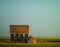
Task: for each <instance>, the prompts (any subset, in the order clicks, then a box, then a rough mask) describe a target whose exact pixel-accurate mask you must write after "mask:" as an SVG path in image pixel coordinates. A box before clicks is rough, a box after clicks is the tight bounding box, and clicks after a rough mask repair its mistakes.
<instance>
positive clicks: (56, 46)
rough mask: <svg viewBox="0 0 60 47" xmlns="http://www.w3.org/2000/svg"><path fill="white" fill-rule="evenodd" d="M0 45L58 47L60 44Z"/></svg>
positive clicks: (2, 46)
mask: <svg viewBox="0 0 60 47" xmlns="http://www.w3.org/2000/svg"><path fill="white" fill-rule="evenodd" d="M0 47H60V44H56V45H50V44H48V45H47V44H27V45H26V44H19V45H17V44H14V45H3V44H2V45H0Z"/></svg>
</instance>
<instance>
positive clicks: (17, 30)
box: [10, 25, 29, 43]
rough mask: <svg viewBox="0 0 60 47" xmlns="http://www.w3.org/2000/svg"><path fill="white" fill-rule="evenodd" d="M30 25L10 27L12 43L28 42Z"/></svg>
mask: <svg viewBox="0 0 60 47" xmlns="http://www.w3.org/2000/svg"><path fill="white" fill-rule="evenodd" d="M28 34H29V25H10V37H11V41H12V42H22V43H27V42H28Z"/></svg>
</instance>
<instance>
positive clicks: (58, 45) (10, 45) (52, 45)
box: [0, 38, 60, 47]
mask: <svg viewBox="0 0 60 47" xmlns="http://www.w3.org/2000/svg"><path fill="white" fill-rule="evenodd" d="M53 40H55V41H59V40H60V39H41V38H37V43H36V44H31V43H17V42H11V41H10V39H0V47H60V42H50V41H53Z"/></svg>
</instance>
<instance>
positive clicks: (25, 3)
mask: <svg viewBox="0 0 60 47" xmlns="http://www.w3.org/2000/svg"><path fill="white" fill-rule="evenodd" d="M22 24H23V25H25V24H26V25H29V34H31V35H32V36H37V37H60V0H0V36H10V30H9V26H10V25H22Z"/></svg>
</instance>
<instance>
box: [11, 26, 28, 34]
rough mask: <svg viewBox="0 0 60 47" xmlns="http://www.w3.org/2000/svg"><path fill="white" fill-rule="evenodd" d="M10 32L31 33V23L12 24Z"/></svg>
mask: <svg viewBox="0 0 60 47" xmlns="http://www.w3.org/2000/svg"><path fill="white" fill-rule="evenodd" d="M10 33H16V34H17V33H29V25H10Z"/></svg>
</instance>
